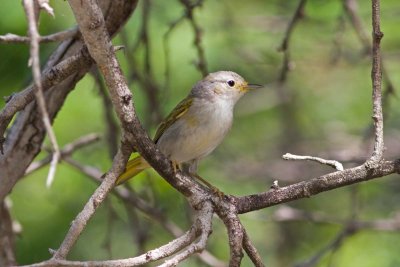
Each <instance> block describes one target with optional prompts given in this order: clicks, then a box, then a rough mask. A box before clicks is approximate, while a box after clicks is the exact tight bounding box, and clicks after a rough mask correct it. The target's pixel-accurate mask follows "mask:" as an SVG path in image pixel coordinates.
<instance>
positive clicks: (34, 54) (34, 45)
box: [23, 0, 60, 187]
mask: <svg viewBox="0 0 400 267" xmlns="http://www.w3.org/2000/svg"><path fill="white" fill-rule="evenodd" d="M42 2H44V5H45V6H46V8H47V7H49V6H48V5H46V3H45V1H42ZM23 3H24V8H25V13H26V16H27V18H28V25H29V36H30V39H31V49H30V54H31V57H30V62H31V63H32V73H33V80H34V83H35V86H36V91H35V97H36V101H37V103H38V105H39V110H40V112H41V115H42V120H43V124H44V127H45V128H46V132H47V135H48V136H49V139H50V143H51V146H52V149H53V158H52V160H51V163H50V169H49V173H48V176H47V180H46V186H47V187H50V185H51V184H52V182H53V180H54V176H55V173H56V168H57V164H58V161H59V160H60V149H59V147H58V143H57V139H56V135H55V134H54V131H53V128H52V127H51V121H50V117H49V114H48V112H47V108H46V102H45V100H44V94H43V89H42V80H41V74H40V61H39V33H38V31H37V24H36V23H37V18H36V17H35V7H34V3H33V0H24V2H23ZM48 11H49V10H48Z"/></svg>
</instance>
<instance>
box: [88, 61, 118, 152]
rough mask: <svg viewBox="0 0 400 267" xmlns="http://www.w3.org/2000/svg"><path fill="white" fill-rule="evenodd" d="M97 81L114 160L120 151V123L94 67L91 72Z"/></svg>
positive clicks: (107, 138) (110, 149)
mask: <svg viewBox="0 0 400 267" xmlns="http://www.w3.org/2000/svg"><path fill="white" fill-rule="evenodd" d="M90 73H91V74H92V76H93V77H94V80H95V81H96V84H97V87H98V89H99V93H100V97H101V99H102V100H103V109H104V111H103V114H104V120H105V122H106V140H107V145H108V153H109V156H110V158H111V159H112V158H113V157H114V155H115V153H117V150H118V136H119V127H118V123H117V121H116V119H115V117H114V112H113V108H112V103H111V100H110V97H109V95H108V93H107V88H106V87H105V85H104V82H103V80H102V79H101V75H100V73H99V70H98V69H97V67H94V68H93V69H92V71H91V72H90Z"/></svg>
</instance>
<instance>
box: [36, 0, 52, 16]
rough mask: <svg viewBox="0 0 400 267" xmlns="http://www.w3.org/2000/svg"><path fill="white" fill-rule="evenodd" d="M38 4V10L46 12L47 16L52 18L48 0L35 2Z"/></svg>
mask: <svg viewBox="0 0 400 267" xmlns="http://www.w3.org/2000/svg"><path fill="white" fill-rule="evenodd" d="M35 1H37V2H38V4H39V7H40V9H43V10H45V11H46V13H47V14H49V15H50V16H52V17H54V10H53V8H52V7H51V6H50V4H49V0H35Z"/></svg>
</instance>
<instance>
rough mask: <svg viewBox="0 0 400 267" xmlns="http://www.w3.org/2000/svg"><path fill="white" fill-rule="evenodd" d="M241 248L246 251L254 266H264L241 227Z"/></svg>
mask: <svg viewBox="0 0 400 267" xmlns="http://www.w3.org/2000/svg"><path fill="white" fill-rule="evenodd" d="M243 249H244V251H246V253H247V255H248V256H249V258H250V259H251V261H252V262H253V264H254V266H256V267H264V266H265V265H264V263H263V262H262V259H261V256H260V254H259V253H258V251H257V249H256V247H255V246H254V245H253V243H252V242H251V240H250V238H249V236H248V235H247V233H246V230H245V229H244V228H243Z"/></svg>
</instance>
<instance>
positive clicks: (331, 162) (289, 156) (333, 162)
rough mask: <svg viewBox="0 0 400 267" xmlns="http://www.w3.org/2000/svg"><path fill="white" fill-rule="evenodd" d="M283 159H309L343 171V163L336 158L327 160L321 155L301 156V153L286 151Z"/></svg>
mask: <svg viewBox="0 0 400 267" xmlns="http://www.w3.org/2000/svg"><path fill="white" fill-rule="evenodd" d="M282 158H283V159H286V160H309V161H316V162H318V163H321V164H324V165H328V166H331V167H333V168H335V169H336V170H338V171H343V170H344V168H343V165H342V163H340V162H338V161H336V160H327V159H323V158H319V157H312V156H299V155H293V154H290V153H286V154H285V155H283V156H282Z"/></svg>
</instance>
